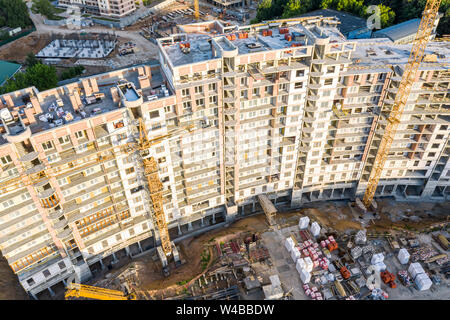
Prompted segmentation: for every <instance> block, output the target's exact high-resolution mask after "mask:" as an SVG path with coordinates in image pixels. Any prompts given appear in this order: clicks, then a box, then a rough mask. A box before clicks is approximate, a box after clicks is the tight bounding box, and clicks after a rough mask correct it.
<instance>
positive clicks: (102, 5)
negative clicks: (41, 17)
mask: <svg viewBox="0 0 450 320" xmlns="http://www.w3.org/2000/svg"><path fill="white" fill-rule="evenodd" d="M58 5H59V6H62V7H70V6H78V7H80V8H81V9H83V10H84V11H85V12H87V13H91V14H95V15H102V16H110V17H114V18H121V17H124V16H126V15H129V14H131V13H132V12H134V11H136V4H135V1H133V0H105V1H100V0H59V1H58Z"/></svg>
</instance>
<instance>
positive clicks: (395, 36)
mask: <svg viewBox="0 0 450 320" xmlns="http://www.w3.org/2000/svg"><path fill="white" fill-rule="evenodd" d="M419 25H420V19H411V20H408V21H405V22H402V23H399V24H396V25H394V26H390V27H387V28H384V29H381V30H378V31H375V32H374V33H373V34H374V36H380V35H383V36H385V37H388V38H389V39H391V40H392V41H397V40H399V39H403V38H405V37H407V36H410V35H412V34H416V33H417V30H418V29H419Z"/></svg>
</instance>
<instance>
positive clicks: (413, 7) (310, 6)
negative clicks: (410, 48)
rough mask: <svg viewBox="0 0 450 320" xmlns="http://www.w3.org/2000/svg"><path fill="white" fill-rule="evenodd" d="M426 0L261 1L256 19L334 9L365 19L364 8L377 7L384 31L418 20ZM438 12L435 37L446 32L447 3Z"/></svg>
mask: <svg viewBox="0 0 450 320" xmlns="http://www.w3.org/2000/svg"><path fill="white" fill-rule="evenodd" d="M425 4H426V0H262V2H261V3H260V5H259V7H258V10H257V13H256V20H253V21H252V22H259V21H263V20H270V19H276V18H291V17H296V16H298V15H301V14H304V13H307V12H310V11H313V10H317V9H334V10H339V11H345V12H348V13H351V14H354V15H356V16H360V17H363V18H366V17H367V16H368V14H367V13H366V8H367V7H368V6H369V5H378V7H379V8H380V13H381V27H382V28H386V27H389V26H391V25H393V24H397V23H400V22H403V21H407V20H410V19H415V18H420V17H421V16H422V12H423V10H424V8H425ZM439 12H441V13H443V14H444V16H443V17H442V18H441V21H440V23H439V26H438V29H437V32H438V34H449V33H450V0H442V3H441V6H440V8H439Z"/></svg>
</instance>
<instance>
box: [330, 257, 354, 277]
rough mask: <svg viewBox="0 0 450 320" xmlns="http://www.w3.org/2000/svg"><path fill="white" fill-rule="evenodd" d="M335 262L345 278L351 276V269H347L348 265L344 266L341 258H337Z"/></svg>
mask: <svg viewBox="0 0 450 320" xmlns="http://www.w3.org/2000/svg"><path fill="white" fill-rule="evenodd" d="M334 264H335V265H336V269H338V270H339V272H340V273H341V275H342V278H344V280H347V279H349V278H350V277H351V273H350V271H349V270H348V269H347V267H346V266H344V264H343V263H342V262H341V261H340V260H335V261H334Z"/></svg>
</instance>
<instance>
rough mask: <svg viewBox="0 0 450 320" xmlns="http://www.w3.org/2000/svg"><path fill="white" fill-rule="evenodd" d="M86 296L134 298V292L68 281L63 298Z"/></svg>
mask: <svg viewBox="0 0 450 320" xmlns="http://www.w3.org/2000/svg"><path fill="white" fill-rule="evenodd" d="M69 298H88V299H97V300H136V295H135V294H134V293H131V294H125V293H123V292H122V291H118V290H112V289H105V288H98V287H94V286H88V285H85V284H79V283H69V284H68V286H67V290H66V293H65V299H66V300H69Z"/></svg>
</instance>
